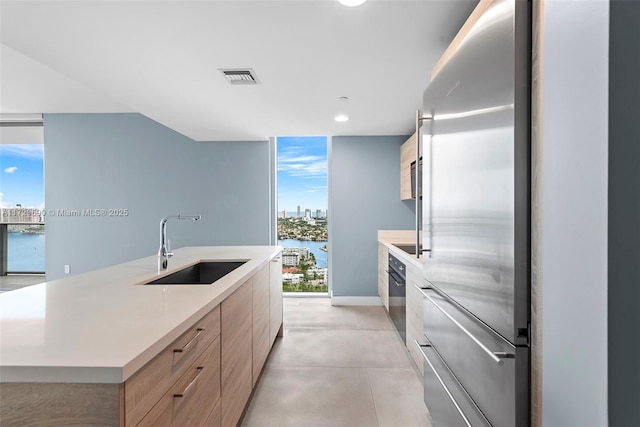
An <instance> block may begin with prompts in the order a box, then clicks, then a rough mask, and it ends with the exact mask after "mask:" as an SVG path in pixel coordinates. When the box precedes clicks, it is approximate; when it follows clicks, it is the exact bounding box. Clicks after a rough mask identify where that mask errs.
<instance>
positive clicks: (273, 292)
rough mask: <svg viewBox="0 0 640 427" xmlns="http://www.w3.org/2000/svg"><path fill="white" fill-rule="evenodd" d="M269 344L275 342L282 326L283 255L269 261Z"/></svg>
mask: <svg viewBox="0 0 640 427" xmlns="http://www.w3.org/2000/svg"><path fill="white" fill-rule="evenodd" d="M269 288H270V291H269V304H270V308H269V346H271V344H273V342H274V341H275V339H276V337H277V336H278V333H280V331H281V326H282V257H281V256H280V255H278V256H277V257H276V258H275V259H273V260H271V262H270V263H269Z"/></svg>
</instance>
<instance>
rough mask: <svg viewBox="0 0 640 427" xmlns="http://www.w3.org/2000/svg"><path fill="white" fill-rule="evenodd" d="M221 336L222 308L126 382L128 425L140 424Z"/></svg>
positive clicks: (184, 334) (195, 326)
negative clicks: (205, 350)
mask: <svg viewBox="0 0 640 427" xmlns="http://www.w3.org/2000/svg"><path fill="white" fill-rule="evenodd" d="M219 335H220V308H219V307H216V308H215V309H213V310H212V311H211V312H210V313H209V314H207V315H206V316H204V317H203V318H202V319H201V320H200V321H199V322H197V323H196V324H195V325H193V326H192V327H191V328H189V330H187V331H186V332H185V333H183V334H182V335H181V336H180V337H179V338H178V339H176V340H175V341H174V342H173V343H172V344H170V345H169V346H168V347H167V348H166V349H164V350H163V351H162V352H161V353H160V354H159V355H158V356H156V357H155V358H154V359H153V360H151V362H149V363H148V364H147V365H145V366H144V367H143V368H142V369H140V370H139V371H138V372H136V373H135V374H134V375H133V376H132V377H131V378H129V379H128V380H127V381H126V382H125V414H126V417H125V418H126V424H127V425H130V426H135V425H137V424H138V423H139V422H140V420H141V419H142V418H143V417H144V416H145V414H146V413H147V412H149V410H150V409H151V408H152V407H153V405H155V404H156V403H157V402H158V401H159V400H160V398H161V397H162V396H163V394H165V392H166V391H167V390H168V389H169V387H170V386H171V385H172V384H174V383H175V382H176V380H178V378H180V377H182V376H183V375H184V374H185V373H186V371H187V370H188V369H189V367H190V366H191V365H192V364H193V362H194V361H195V360H196V359H197V358H198V356H199V355H200V354H202V352H203V351H204V349H205V348H207V347H208V346H209V345H210V344H211V343H213V341H214V340H215V339H216V338H217V337H218V336H219ZM217 358H218V359H219V355H218V356H217ZM218 389H219V387H218ZM218 394H219V392H218ZM207 415H208V414H207Z"/></svg>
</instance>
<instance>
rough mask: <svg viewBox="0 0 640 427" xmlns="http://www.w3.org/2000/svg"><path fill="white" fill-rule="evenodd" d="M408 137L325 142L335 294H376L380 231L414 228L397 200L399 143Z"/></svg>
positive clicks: (407, 205) (407, 207)
mask: <svg viewBox="0 0 640 427" xmlns="http://www.w3.org/2000/svg"><path fill="white" fill-rule="evenodd" d="M407 138H408V136H334V137H333V138H331V139H330V141H329V242H330V246H329V275H330V278H329V281H330V284H331V289H332V291H333V296H377V295H378V230H408V229H414V228H415V213H414V212H415V210H414V209H415V204H414V202H403V201H401V200H400V146H401V145H402V144H403V143H404V142H405V141H406V140H407Z"/></svg>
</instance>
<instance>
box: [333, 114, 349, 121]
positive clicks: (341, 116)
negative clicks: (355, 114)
mask: <svg viewBox="0 0 640 427" xmlns="http://www.w3.org/2000/svg"><path fill="white" fill-rule="evenodd" d="M334 120H335V121H336V122H346V121H347V120H349V116H345V115H344V114H338V115H337V116H336V117H335V118H334Z"/></svg>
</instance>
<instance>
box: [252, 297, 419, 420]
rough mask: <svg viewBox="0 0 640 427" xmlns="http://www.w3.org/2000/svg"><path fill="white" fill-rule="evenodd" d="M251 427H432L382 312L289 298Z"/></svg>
mask: <svg viewBox="0 0 640 427" xmlns="http://www.w3.org/2000/svg"><path fill="white" fill-rule="evenodd" d="M284 326H285V329H284V337H283V338H278V339H277V341H276V343H275V345H274V348H273V349H272V351H271V354H270V356H269V359H268V360H267V363H266V365H265V367H264V370H263V372H262V375H261V377H260V379H259V381H258V384H257V385H256V389H255V392H254V394H253V396H252V398H251V401H250V402H249V405H248V407H247V410H246V412H245V414H244V417H243V419H242V422H241V425H242V426H243V427H287V426H292V427H293V426H295V427H307V426H308V427H321V426H327V427H329V426H331V427H368V426H372V427H375V426H384V427H413V426H429V425H430V424H429V421H428V418H429V415H428V412H427V409H426V407H425V406H424V403H423V401H422V382H421V380H420V378H419V376H418V374H417V372H416V370H415V368H414V367H413V365H412V364H411V362H410V361H409V356H408V354H407V353H406V350H405V349H404V347H403V345H402V342H401V341H400V337H399V335H398V334H397V333H396V331H395V330H394V328H393V324H392V323H391V320H390V319H389V317H388V316H387V314H386V312H385V310H384V308H382V307H351V306H350V307H344V306H343V307H333V306H331V301H330V299H329V298H285V300H284Z"/></svg>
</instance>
